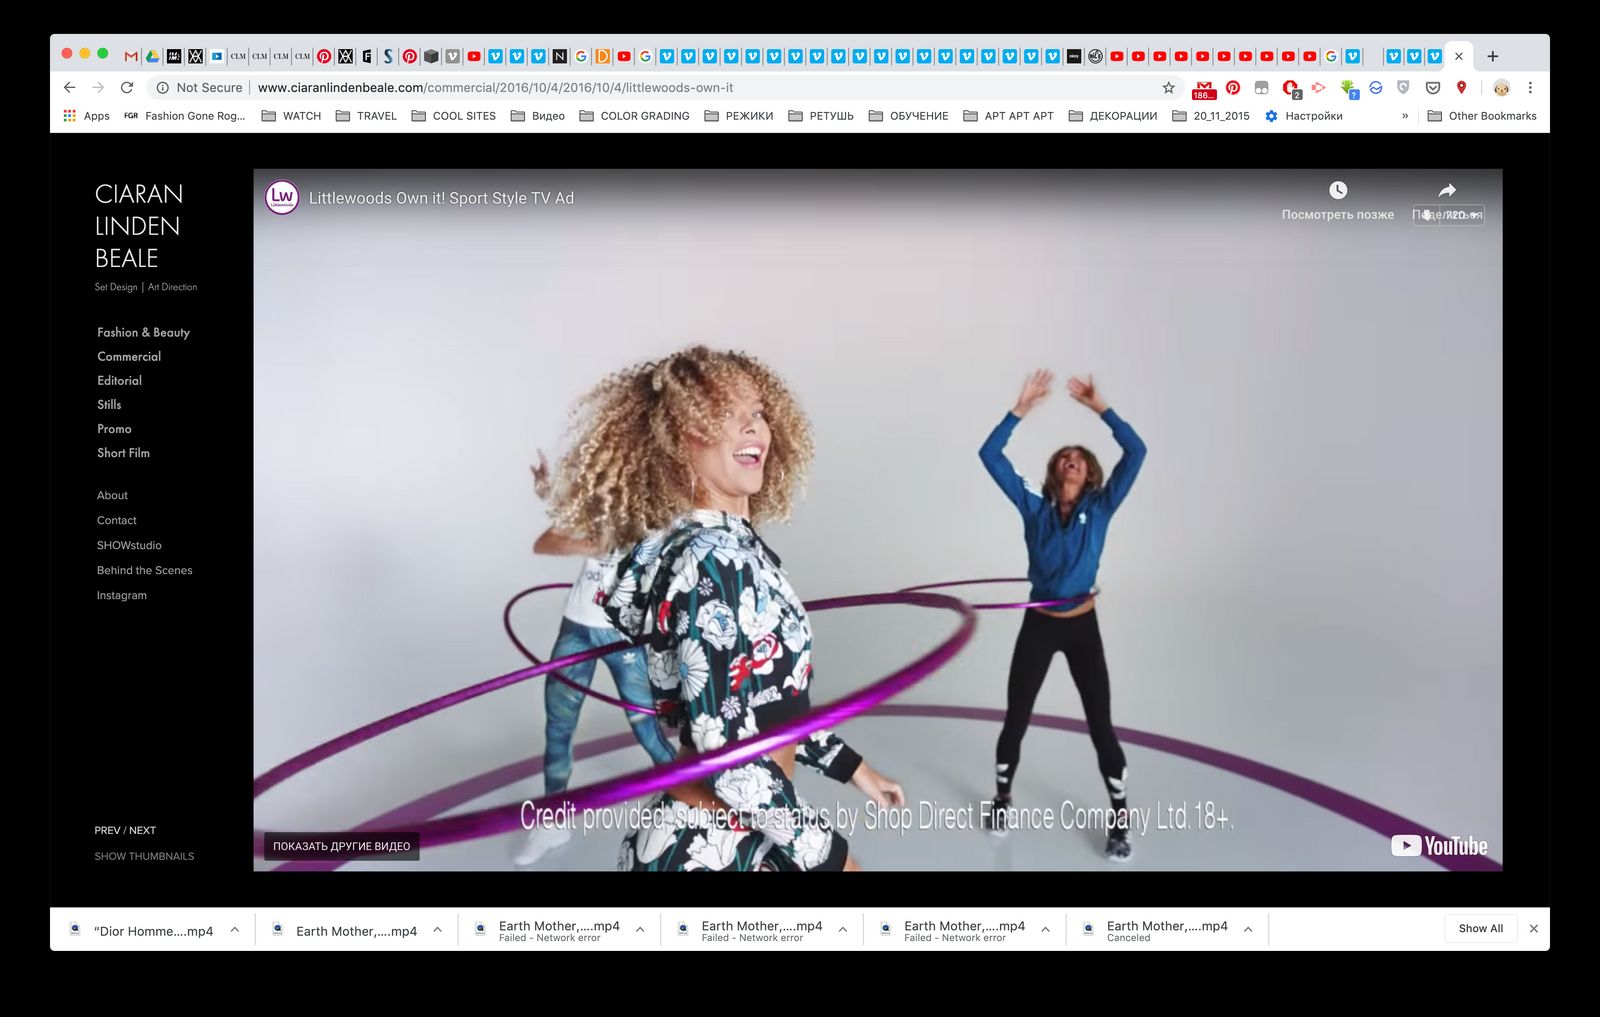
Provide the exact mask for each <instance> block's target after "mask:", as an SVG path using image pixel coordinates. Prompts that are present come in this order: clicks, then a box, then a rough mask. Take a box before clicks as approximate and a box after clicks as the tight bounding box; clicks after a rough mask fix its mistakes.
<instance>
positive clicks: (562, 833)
mask: <svg viewBox="0 0 1600 1017" xmlns="http://www.w3.org/2000/svg"><path fill="white" fill-rule="evenodd" d="M571 839H572V831H571V830H568V829H565V828H563V827H559V826H536V827H534V828H533V829H532V830H529V831H528V835H527V836H526V837H524V838H523V840H522V846H521V847H519V848H518V849H517V853H516V854H515V855H512V856H511V861H512V863H513V864H515V865H532V864H533V863H534V862H537V861H538V860H539V859H541V858H543V857H544V856H545V855H546V854H548V853H549V852H551V851H553V850H555V849H556V848H558V847H560V846H561V845H563V844H565V843H566V842H567V841H569V840H571Z"/></svg>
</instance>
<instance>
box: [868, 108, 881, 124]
mask: <svg viewBox="0 0 1600 1017" xmlns="http://www.w3.org/2000/svg"><path fill="white" fill-rule="evenodd" d="M867 121H868V122H869V123H879V124H881V123H883V110H881V109H869V110H867Z"/></svg>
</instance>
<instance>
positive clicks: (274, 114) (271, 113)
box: [261, 109, 278, 124]
mask: <svg viewBox="0 0 1600 1017" xmlns="http://www.w3.org/2000/svg"><path fill="white" fill-rule="evenodd" d="M277 119H278V111H277V110H275V109H264V110H262V111H261V122H262V123H264V124H270V123H274V122H275V121H277Z"/></svg>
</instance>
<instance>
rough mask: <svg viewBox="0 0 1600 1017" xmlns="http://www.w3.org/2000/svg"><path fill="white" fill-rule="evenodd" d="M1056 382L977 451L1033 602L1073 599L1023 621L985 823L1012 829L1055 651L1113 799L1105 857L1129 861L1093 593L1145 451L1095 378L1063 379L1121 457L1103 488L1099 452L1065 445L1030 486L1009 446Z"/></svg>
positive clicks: (1122, 763)
mask: <svg viewBox="0 0 1600 1017" xmlns="http://www.w3.org/2000/svg"><path fill="white" fill-rule="evenodd" d="M1053 381H1054V378H1053V376H1052V375H1051V374H1050V372H1049V371H1035V372H1034V373H1033V374H1032V375H1030V376H1029V377H1028V380H1027V382H1026V383H1025V384H1024V385H1023V386H1022V395H1021V397H1020V398H1019V399H1018V400H1017V404H1016V406H1015V407H1013V408H1012V410H1011V411H1010V412H1009V413H1007V414H1006V416H1005V419H1004V420H1001V421H1000V424H999V426H998V427H996V428H995V429H994V432H993V433H991V434H990V435H989V440H988V441H986V442H984V443H983V448H982V449H980V450H979V452H978V455H979V457H980V458H981V459H982V460H983V465H984V467H985V468H986V469H988V471H989V475H990V476H992V477H993V478H994V480H995V483H997V484H999V485H1000V489H1001V490H1002V491H1004V492H1005V493H1006V497H1008V498H1010V499H1011V503H1012V504H1013V505H1015V506H1016V507H1017V510H1018V511H1019V512H1021V513H1022V525H1023V533H1024V535H1025V536H1026V538H1027V542H1028V581H1029V582H1030V583H1031V584H1032V592H1031V593H1030V594H1029V595H1028V599H1029V600H1036V601H1039V600H1074V601H1076V602H1075V603H1071V604H1065V605H1062V606H1061V608H1060V609H1052V610H1046V609H1044V608H1032V609H1030V610H1028V611H1027V612H1026V613H1025V614H1024V617H1023V619H1022V630H1021V631H1020V632H1018V633H1017V645H1016V649H1015V650H1014V651H1013V652H1012V655H1011V675H1010V678H1009V680H1008V682H1007V686H1006V721H1005V726H1004V727H1003V728H1002V729H1001V731H1000V743H999V745H998V746H997V747H996V749H995V758H996V766H995V770H996V787H997V790H996V794H995V800H994V802H993V803H991V805H990V807H989V809H988V810H987V813H986V815H985V816H984V827H985V829H987V830H989V831H990V832H991V833H995V834H1004V833H1005V832H1006V828H1007V826H1008V825H1009V824H1008V822H1007V815H1008V813H1009V809H1010V805H1011V787H1012V782H1013V780H1014V779H1015V777H1016V772H1017V763H1018V761H1019V760H1020V759H1021V756H1022V736H1023V735H1024V734H1025V733H1027V730H1028V722H1029V720H1031V719H1032V717H1033V704H1034V700H1035V699H1037V698H1038V696H1039V688H1040V686H1042V685H1043V684H1044V676H1045V673H1046V672H1047V671H1049V670H1050V661H1051V660H1052V659H1053V658H1054V657H1055V655H1056V653H1058V652H1059V653H1062V654H1064V655H1065V656H1066V658H1067V667H1068V668H1069V669H1070V670H1071V672H1072V680H1073V682H1074V684H1076V685H1077V686H1078V694H1079V695H1080V696H1081V697H1082V698H1083V712H1084V716H1085V718H1086V719H1087V720H1088V723H1089V737H1090V739H1091V740H1092V741H1093V742H1094V750H1095V754H1096V755H1097V756H1098V757H1099V763H1100V774H1101V776H1102V777H1103V778H1104V779H1105V783H1106V790H1107V791H1108V792H1109V793H1110V795H1111V813H1110V815H1111V817H1112V819H1111V821H1110V822H1108V823H1107V828H1108V836H1107V838H1106V857H1107V858H1109V859H1111V860H1112V861H1119V862H1120V861H1127V860H1128V859H1129V858H1130V857H1132V855H1133V845H1132V844H1131V842H1130V841H1129V839H1128V823H1127V812H1126V810H1127V807H1128V798H1127V779H1128V767H1127V760H1126V759H1125V758H1124V757H1123V754H1122V746H1121V745H1120V744H1118V742H1117V734H1116V731H1115V729H1113V728H1112V726H1111V681H1110V676H1109V675H1108V673H1107V671H1106V658H1105V649H1104V648H1103V647H1102V645H1101V643H1100V623H1099V621H1098V620H1097V618H1096V616H1095V610H1094V597H1093V596H1092V595H1091V591H1092V590H1093V588H1094V581H1095V573H1096V572H1097V571H1098V570H1099V567H1100V552H1101V550H1102V549H1103V548H1104V547H1105V540H1106V528H1107V526H1108V525H1109V524H1110V522H1111V516H1112V515H1113V514H1114V513H1115V512H1116V511H1117V508H1118V507H1119V506H1120V505H1121V504H1122V500H1123V499H1124V498H1126V497H1127V496H1128V490H1129V489H1130V488H1131V487H1132V486H1133V480H1134V478H1135V477H1137V476H1138V475H1139V467H1140V466H1141V465H1142V464H1143V463H1144V454H1145V447H1144V442H1142V441H1140V440H1139V436H1138V435H1137V434H1135V433H1134V432H1133V428H1131V427H1129V426H1128V425H1127V423H1126V422H1125V421H1124V420H1123V419H1122V418H1121V417H1119V416H1117V415H1116V413H1114V412H1113V411H1112V410H1111V408H1110V407H1109V406H1107V405H1106V402H1105V400H1104V399H1102V398H1101V397H1100V394H1099V392H1098V391H1097V390H1096V389H1095V385H1094V378H1093V376H1092V375H1091V376H1090V377H1088V378H1087V379H1082V378H1073V379H1071V380H1070V381H1068V382H1067V391H1068V392H1070V393H1071V394H1072V397H1073V398H1074V399H1076V400H1077V401H1078V402H1080V403H1082V404H1083V405H1085V406H1087V407H1089V408H1090V409H1091V410H1094V412H1095V413H1096V414H1098V415H1099V417H1100V419H1101V420H1104V421H1105V422H1106V423H1107V424H1108V425H1109V426H1110V427H1111V435H1112V437H1114V438H1115V439H1116V441H1117V444H1118V445H1120V446H1122V458H1121V459H1120V460H1118V462H1117V465H1116V468H1115V469H1114V470H1112V471H1111V479H1110V480H1109V481H1107V480H1106V479H1105V473H1104V472H1103V471H1102V470H1101V468H1100V462H1099V460H1098V459H1096V458H1095V455H1094V453H1093V452H1090V451H1089V450H1088V449H1087V448H1084V447H1083V446H1081V445H1068V446H1066V447H1065V448H1062V449H1060V450H1058V451H1057V452H1056V453H1055V454H1054V455H1052V456H1051V457H1050V463H1049V465H1048V467H1047V468H1046V469H1045V479H1044V485H1043V488H1042V490H1041V489H1040V488H1036V487H1034V486H1033V485H1032V484H1030V483H1029V482H1028V481H1026V480H1024V479H1023V478H1022V477H1021V475H1019V474H1018V473H1017V471H1016V470H1015V469H1014V468H1013V467H1012V465H1011V462H1010V461H1009V460H1008V459H1006V456H1005V446H1006V441H1007V440H1008V439H1009V438H1010V437H1011V432H1012V431H1013V430H1014V429H1015V428H1016V426H1017V423H1018V422H1019V421H1021V420H1022V418H1023V417H1025V416H1027V415H1028V411H1029V410H1032V409H1033V408H1034V407H1035V406H1037V405H1038V404H1039V403H1040V402H1041V401H1042V400H1043V399H1044V398H1045V396H1047V395H1049V394H1050V388H1051V385H1052V383H1053ZM1079 598H1081V600H1080V599H1079Z"/></svg>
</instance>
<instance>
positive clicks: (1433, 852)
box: [1389, 833, 1489, 858]
mask: <svg viewBox="0 0 1600 1017" xmlns="http://www.w3.org/2000/svg"><path fill="white" fill-rule="evenodd" d="M1389 853H1390V854H1392V855H1394V856H1395V857H1397V858H1406V857H1417V856H1420V855H1422V854H1424V853H1426V854H1427V855H1428V857H1430V858H1438V857H1442V856H1447V855H1487V854H1488V853H1489V843H1488V841H1482V840H1479V839H1478V838H1476V837H1464V838H1463V837H1451V838H1449V839H1445V838H1443V837H1425V836H1423V835H1421V834H1416V833H1397V834H1395V835H1394V836H1393V837H1390V838H1389Z"/></svg>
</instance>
